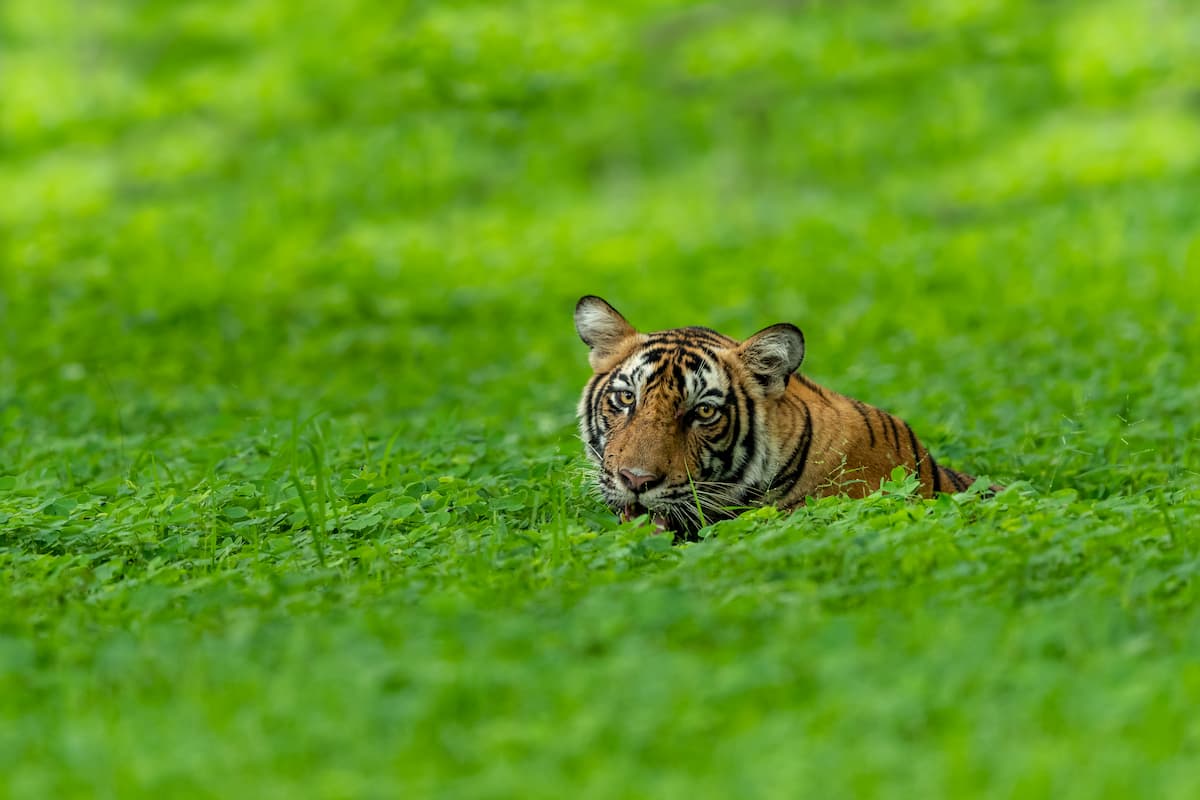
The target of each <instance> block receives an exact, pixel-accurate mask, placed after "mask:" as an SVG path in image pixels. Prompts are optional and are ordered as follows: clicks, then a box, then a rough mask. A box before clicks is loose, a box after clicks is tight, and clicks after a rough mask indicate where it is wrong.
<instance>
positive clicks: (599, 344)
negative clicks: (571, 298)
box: [575, 294, 637, 369]
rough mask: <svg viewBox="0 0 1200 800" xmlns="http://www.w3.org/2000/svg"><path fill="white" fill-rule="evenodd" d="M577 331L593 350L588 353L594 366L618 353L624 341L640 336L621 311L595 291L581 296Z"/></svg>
mask: <svg viewBox="0 0 1200 800" xmlns="http://www.w3.org/2000/svg"><path fill="white" fill-rule="evenodd" d="M575 330H576V331H578V332H579V338H580V339H583V343H584V344H586V345H587V346H588V347H590V348H591V349H592V352H591V353H589V354H588V361H589V362H590V363H591V365H592V369H596V368H598V367H599V365H600V364H602V363H604V361H605V360H606V359H607V358H609V357H611V356H612V355H614V354H615V353H616V352H617V351H618V350H619V349H620V347H621V343H622V342H624V341H625V340H626V339H628V338H629V337H630V336H636V335H637V331H636V330H634V328H633V326H632V325H630V324H629V323H628V322H626V321H625V318H624V317H622V316H621V314H620V312H618V311H617V310H616V309H615V308H613V307H612V306H610V305H609V304H608V303H606V302H604V301H603V300H601V299H600V298H599V297H596V296H595V295H592V294H589V295H585V296H584V297H581V298H579V302H578V303H576V304H575Z"/></svg>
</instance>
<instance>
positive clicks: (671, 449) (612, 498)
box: [575, 295, 804, 534]
mask: <svg viewBox="0 0 1200 800" xmlns="http://www.w3.org/2000/svg"><path fill="white" fill-rule="evenodd" d="M575 329H576V330H577V331H578V332H579V337H580V338H581V339H583V341H584V343H585V344H586V345H587V346H588V347H589V348H590V350H591V352H590V354H589V356H588V360H589V362H590V363H591V366H592V370H593V372H594V374H593V375H592V377H591V379H590V380H589V381H588V383H587V386H586V387H585V388H584V392H583V397H582V399H581V400H580V403H579V428H580V434H581V436H582V437H583V441H584V444H585V446H586V448H587V454H588V456H589V457H590V458H591V459H592V461H593V462H595V464H596V465H597V466H598V468H599V469H598V473H597V481H598V484H599V489H600V492H601V495H602V496H603V498H604V501H605V502H606V503H607V504H608V506H609V507H610V508H611V509H612V510H613V511H614V512H616V513H618V514H619V515H620V516H621V518H622V519H630V518H632V517H635V516H639V515H642V514H649V515H650V517H651V519H652V520H653V522H654V523H655V525H656V527H658V528H659V529H669V530H674V531H678V532H681V533H685V534H688V533H694V532H695V531H697V530H698V529H699V528H700V527H702V526H703V525H704V524H706V523H711V522H713V521H715V520H719V519H727V518H730V517H733V516H735V515H736V514H738V513H739V512H740V511H742V510H744V509H745V508H746V507H747V506H753V505H758V502H757V501H758V499H759V498H761V496H762V494H763V492H764V491H765V490H766V489H767V484H768V483H769V481H770V479H771V477H772V476H771V475H770V474H768V470H769V466H770V465H771V464H772V463H773V462H774V460H775V459H774V457H773V456H774V454H773V448H772V447H771V445H770V442H769V433H770V431H771V425H772V417H773V415H774V413H775V411H776V406H777V405H778V400H779V398H780V397H781V395H782V394H783V393H784V391H785V389H786V387H787V383H788V380H789V379H790V378H791V375H792V373H793V372H795V371H796V369H797V368H798V367H799V366H800V362H801V360H802V359H803V358H804V336H803V334H802V333H801V332H800V330H799V329H798V328H797V327H796V326H794V325H789V324H786V323H785V324H779V325H772V326H771V327H769V328H765V329H763V330H761V331H759V332H758V333H756V334H754V335H753V336H751V337H750V338H749V339H747V340H745V341H743V342H739V341H737V340H735V339H731V338H730V337H728V336H724V335H722V334H719V333H717V332H716V331H713V330H709V329H708V328H674V329H672V330H667V331H659V332H656V333H639V332H638V331H636V330H635V329H634V328H633V326H631V325H630V324H629V323H628V322H626V320H625V318H624V317H622V316H621V314H620V313H618V312H617V310H616V309H614V308H613V307H612V306H611V305H609V304H608V303H606V302H605V301H604V300H601V299H600V298H599V297H594V296H590V295H589V296H587V297H584V298H582V299H580V301H579V302H578V304H576V306H575Z"/></svg>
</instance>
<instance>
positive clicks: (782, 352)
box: [738, 322, 804, 394]
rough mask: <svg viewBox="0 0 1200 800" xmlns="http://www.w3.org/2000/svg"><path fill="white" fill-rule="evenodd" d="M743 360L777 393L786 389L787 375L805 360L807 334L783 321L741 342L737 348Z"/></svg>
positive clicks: (760, 380) (762, 381)
mask: <svg viewBox="0 0 1200 800" xmlns="http://www.w3.org/2000/svg"><path fill="white" fill-rule="evenodd" d="M738 350H739V352H740V353H741V356H742V361H743V362H744V363H745V364H746V366H747V367H749V368H750V371H751V372H752V373H754V375H755V377H757V378H758V379H759V382H760V383H762V384H763V386H764V387H765V388H766V389H767V391H768V393H771V394H774V393H778V392H781V391H783V388H784V387H785V386H786V385H787V379H788V376H789V375H791V374H792V373H793V372H795V371H796V370H797V369H799V367H800V362H802V361H803V360H804V334H803V333H801V332H800V329H799V328H797V327H796V326H795V325H791V324H789V323H786V322H781V323H779V324H778V325H772V326H771V327H769V328H763V329H762V330H761V331H759V332H758V333H756V334H754V335H753V336H751V337H750V338H749V339H747V340H746V341H744V342H742V345H741V347H739V348H738Z"/></svg>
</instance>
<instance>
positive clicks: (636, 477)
mask: <svg viewBox="0 0 1200 800" xmlns="http://www.w3.org/2000/svg"><path fill="white" fill-rule="evenodd" d="M617 474H618V475H620V476H621V480H623V481H625V485H626V486H628V487H629V488H630V489H632V490H633V491H635V492H640V491H641V490H642V489H649V488H652V487H653V486H656V485H657V484H658V482H659V481H661V480H662V476H661V475H657V474H655V473H653V472H651V471H649V470H646V469H639V468H637V467H623V468H622V469H621V470H619V471H618V473H617Z"/></svg>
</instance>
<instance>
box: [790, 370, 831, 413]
mask: <svg viewBox="0 0 1200 800" xmlns="http://www.w3.org/2000/svg"><path fill="white" fill-rule="evenodd" d="M795 375H796V377H797V378H799V379H800V382H801V383H803V384H804V385H805V386H807V387H808V388H809V389H811V390H812V391H813V392H815V393H816V395H817V397H820V398H821V399H822V400H824V401H825V404H826V405H833V404H832V403H831V402H829V394H828V393H827V392H826V391H825V389H824V388H822V387H821V386H819V385H817V384H815V383H813V382H812V381H810V380H809V379H808V378H806V377H804V376H803V375H801V374H799V373H795Z"/></svg>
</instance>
